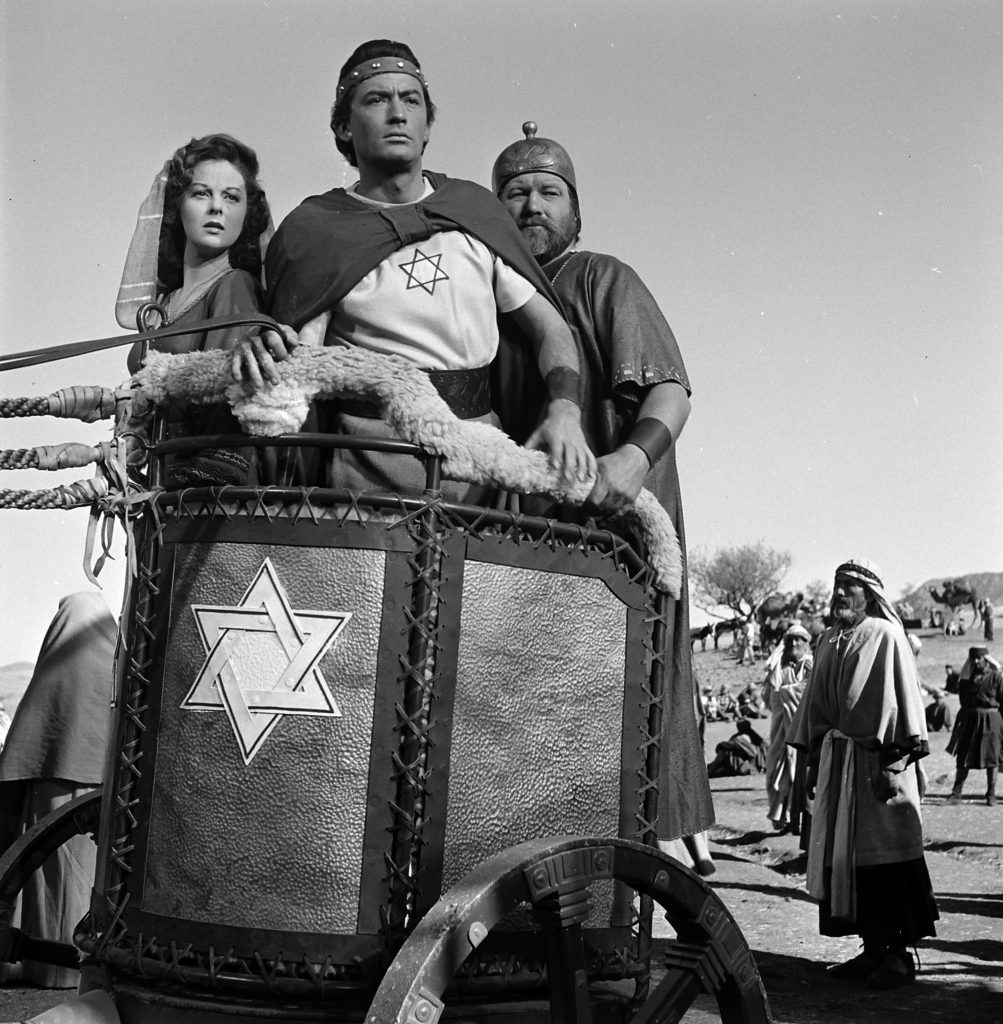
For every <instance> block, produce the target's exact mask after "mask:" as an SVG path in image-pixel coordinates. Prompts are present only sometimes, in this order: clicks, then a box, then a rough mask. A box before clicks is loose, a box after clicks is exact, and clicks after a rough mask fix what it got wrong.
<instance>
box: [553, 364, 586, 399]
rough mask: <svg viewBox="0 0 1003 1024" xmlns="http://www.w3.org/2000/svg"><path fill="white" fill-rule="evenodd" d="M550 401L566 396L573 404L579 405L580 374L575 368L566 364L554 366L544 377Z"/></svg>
mask: <svg viewBox="0 0 1003 1024" xmlns="http://www.w3.org/2000/svg"><path fill="white" fill-rule="evenodd" d="M544 381H545V382H546V385H547V395H548V397H549V398H550V401H552V402H553V401H554V400H555V399H558V398H566V399H567V400H568V401H569V402H574V403H575V405H581V376H580V374H579V373H578V371H577V370H572V369H570V368H569V367H567V366H556V367H554V369H553V370H551V371H550V372H549V373H548V374H547V376H546V377H545V378H544Z"/></svg>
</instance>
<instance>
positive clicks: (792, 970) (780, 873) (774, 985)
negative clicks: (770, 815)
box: [0, 630, 1003, 1024]
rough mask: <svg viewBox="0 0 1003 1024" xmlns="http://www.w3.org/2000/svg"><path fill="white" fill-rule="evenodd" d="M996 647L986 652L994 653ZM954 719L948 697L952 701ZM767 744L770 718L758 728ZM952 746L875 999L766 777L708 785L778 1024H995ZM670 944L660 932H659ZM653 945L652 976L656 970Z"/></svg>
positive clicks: (975, 871) (729, 671)
mask: <svg viewBox="0 0 1003 1024" xmlns="http://www.w3.org/2000/svg"><path fill="white" fill-rule="evenodd" d="M917 635H918V636H919V638H920V640H921V642H922V648H921V650H920V652H919V657H918V659H917V663H918V666H919V669H920V675H921V679H922V682H923V683H924V685H926V686H928V687H938V688H939V687H941V686H942V685H943V680H944V674H945V673H944V665H945V664H947V663H951V664H954V665H956V666H960V665H961V664H962V663H963V662H964V659H965V655H966V653H967V650H968V647H969V645H970V644H972V643H976V642H979V638H978V637H977V636H973V635H972V634H971V633H970V634H969V635H968V636H967V637H945V636H943V635H942V634H940V633H939V632H935V631H932V630H921V631H919V632H918V633H917ZM1001 650H1003V644H1000V645H999V646H998V647H997V648H996V653H997V654H999V653H1000V651H1001ZM694 665H695V667H696V669H697V672H698V674H699V676H700V680H701V683H702V684H703V685H706V686H712V687H713V688H714V690H715V691H717V690H718V689H719V688H720V686H721V685H722V684H723V685H724V686H726V687H727V688H728V689H729V690H730V691H731V692H733V693H737V692H738V691H739V690H740V689H741V688H742V687H743V686H745V685H746V683H747V682H750V681H752V682H759V681H760V680H761V678H762V673H763V663H762V661H760V662H758V663H757V664H756V665H754V666H749V665H745V666H743V667H741V668H740V667H738V665H737V663H736V662H735V659H734V657H733V655H732V651H731V649H730V646H729V643H728V641H727V640H723V641H722V644H721V649H720V650H719V651H714V650H713V649H712V648H710V645H709V649H708V650H707V651H700V650H699V646H698V650H697V652H696V653H695V655H694ZM948 701H949V704H950V705H951V707H952V710H956V709H957V697H956V696H951V697H949V698H948ZM760 727H761V729H762V731H763V732H764V733H765V732H766V731H767V730H768V722H767V720H766V719H762V720H761V721H760ZM733 731H734V723H732V722H713V723H710V724H709V725H708V727H707V733H706V743H705V749H706V753H707V759H708V760H710V759H711V758H712V757H713V753H714V747H715V745H716V744H717V743H718V742H720V741H721V740H722V739H725V738H726V737H727V736H729V735H730V734H731V732H733ZM947 740H948V735H947V733H946V732H940V733H934V734H932V735H931V737H930V747H931V753H930V756H929V758H927V759H926V771H927V775H928V777H929V790H928V792H927V796H926V798H925V801H924V833H925V852H926V859H927V864H928V866H929V869H930V875H931V877H932V879H933V883H934V889H935V890H936V893H937V898H938V904H939V908H940V921H939V922H938V929H937V936H936V938H934V939H930V940H927V941H926V942H924V943H923V944H922V945H921V946H920V948H919V951H918V953H919V959H920V972H919V976H918V978H917V981H916V982H915V984H913V985H910V986H907V987H906V988H903V989H899V990H897V991H894V992H885V993H877V992H872V991H870V990H868V989H867V988H866V987H864V986H863V985H860V984H849V983H845V982H844V983H837V982H834V981H832V980H830V979H829V978H828V977H827V975H826V973H825V968H826V966H827V965H828V964H831V963H834V962H836V961H840V960H844V959H847V958H849V957H850V956H853V955H854V954H855V953H856V952H857V951H858V943H857V941H856V940H855V939H853V938H846V939H829V938H823V937H821V936H819V934H818V929H817V912H816V909H815V906H814V904H813V902H812V901H811V900H810V898H809V897H808V895H807V894H806V892H805V889H804V855H803V853H802V851H801V849H800V840H799V837H797V836H795V835H791V834H789V833H785V834H778V833H777V832H776V831H774V830H773V829H772V827H771V825H770V823H769V822H768V820H767V818H766V793H765V788H764V783H763V776H762V775H752V776H747V777H742V778H725V779H714V780H712V783H711V787H712V790H713V792H714V800H715V809H716V815H717V822H716V824H715V826H714V827H713V829H712V830H711V832H710V839H711V851H712V854H713V857H714V860H715V863H716V865H717V872H716V874H715V875H713V876H712V877H711V878H710V879H709V880H708V881H709V884H710V885H712V886H713V888H714V889H715V891H716V892H717V893H718V894H719V895H720V896H721V898H722V899H723V901H724V902H725V904H726V905H727V907H728V909H729V910H730V911H731V913H732V915H733V916H734V918H735V919H736V921H737V922H738V924H739V926H740V928H741V929H742V932H743V934H744V935H745V938H746V940H747V942H748V943H749V946H750V947H751V949H752V950H753V953H754V955H755V958H756V962H757V964H758V966H759V970H760V974H761V976H762V978H763V982H764V985H765V988H766V991H767V994H768V996H769V999H770V1004H771V1007H772V1011H773V1016H774V1020H775V1021H776V1024H836V1022H840V1024H842V1022H850V1024H898V1022H902V1024H907V1022H910V1021H912V1020H914V1019H920V1018H922V1020H923V1021H924V1024H948V1022H950V1024H954V1022H957V1021H961V1020H969V1021H972V1022H982V1021H991V1020H1003V803H1000V804H998V805H997V806H995V807H987V806H986V805H985V801H984V798H983V793H984V786H985V775H984V773H982V772H973V773H972V774H971V776H970V777H969V782H968V786H967V788H966V793H965V799H964V800H963V802H962V803H961V804H960V805H956V806H949V805H947V803H946V799H947V796H948V794H949V793H950V789H951V784H952V781H953V777H954V765H953V758H951V757H950V756H949V755H948V754H947V753H946V752H945V747H946V746H947ZM658 934H661V935H662V937H663V938H668V937H669V934H670V933H669V931H668V927H667V926H664V927H663V928H662V930H661V932H660V933H659V932H656V935H658ZM657 960H658V953H657V945H656V955H655V964H656V969H657ZM67 995H68V993H62V992H53V991H45V990H38V989H32V988H27V987H23V986H16V985H13V986H11V985H8V986H4V987H0V1019H2V1020H21V1019H24V1018H26V1017H29V1016H31V1015H33V1014H37V1013H39V1012H41V1011H42V1010H45V1009H47V1008H48V1007H50V1006H53V1005H55V1004H56V1003H59V1002H61V1001H62V1000H63V999H65V998H66V997H67ZM719 1019H720V1016H719V1014H718V1013H717V1009H716V1005H715V1004H714V1002H713V1000H712V999H710V997H701V998H700V999H699V1000H698V1001H697V1003H696V1004H694V1006H693V1007H692V1008H691V1009H690V1011H689V1012H688V1013H687V1014H686V1016H685V1017H684V1021H686V1022H687V1024H708V1022H711V1021H717V1020H719Z"/></svg>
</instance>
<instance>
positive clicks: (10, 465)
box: [0, 448, 38, 469]
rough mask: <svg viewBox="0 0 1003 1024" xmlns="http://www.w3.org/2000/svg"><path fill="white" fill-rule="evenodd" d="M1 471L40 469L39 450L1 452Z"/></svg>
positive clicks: (25, 449) (8, 449) (24, 449)
mask: <svg viewBox="0 0 1003 1024" xmlns="http://www.w3.org/2000/svg"><path fill="white" fill-rule="evenodd" d="M0 469H38V449H37V448H5V449H4V450H3V451H0Z"/></svg>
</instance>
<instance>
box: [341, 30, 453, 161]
mask: <svg viewBox="0 0 1003 1024" xmlns="http://www.w3.org/2000/svg"><path fill="white" fill-rule="evenodd" d="M377 57H400V58H401V59H403V60H409V61H410V62H411V63H412V64H414V66H415V67H416V68H419V69H420V68H421V65H420V64H419V63H418V58H417V57H416V56H415V55H414V54H413V53H412V52H411V47H410V46H408V45H407V44H406V43H397V42H394V40H392V39H370V40H369V42H368V43H363V44H362V45H361V46H358V47H356V49H355V52H354V53H353V54H352V56H351V57H349V58H348V60H346V61H345V64H344V66H343V67H342V69H341V72H340V73H339V75H338V81H339V82H341V80H342V79H343V78H344V77H345V75H347V74H348V72H349V71H351V70H352V68H354V67H356V66H358V65H359V64H361V63H362V62H363V61H367V60H375V59H376V58H377ZM359 84H361V83H358V84H356V85H353V86H352V88H351V89H346V90H345V91H344V92H343V93H342V94H341V96H339V97H338V99H336V100H335V101H334V106H333V107H332V108H331V131H332V132H334V144H335V145H336V146H337V147H338V152H339V153H340V154H341V155H342V156H343V157H344V158H345V159H346V160H347V161H348V162H349V163H350V164H351V165H352V166H353V167H358V166H359V164H358V161H357V160H356V159H355V146H354V145H353V144H352V142H350V141H349V142H346V141H345V140H344V139H340V138H339V137H338V132H337V129H338V128H347V127H348V122H349V119H350V118H351V114H352V97H353V96H354V95H355V90H356V89H357V88H358V85H359ZM421 91H422V95H423V96H424V97H425V111H426V114H427V120H428V123H429V124H431V123H432V122H433V121H434V120H435V104H434V103H433V102H432V97H431V96H429V94H428V87H427V86H426V85H425V83H424V82H422V83H421Z"/></svg>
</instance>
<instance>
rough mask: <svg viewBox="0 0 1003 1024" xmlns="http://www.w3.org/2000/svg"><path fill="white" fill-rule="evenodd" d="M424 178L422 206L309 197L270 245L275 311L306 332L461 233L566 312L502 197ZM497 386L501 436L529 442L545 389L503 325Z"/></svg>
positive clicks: (520, 341) (527, 354)
mask: <svg viewBox="0 0 1003 1024" xmlns="http://www.w3.org/2000/svg"><path fill="white" fill-rule="evenodd" d="M424 174H425V177H426V178H427V179H428V181H429V182H430V183H431V184H432V186H433V188H434V189H435V191H434V192H433V193H432V194H431V195H430V196H427V197H425V198H424V199H422V200H420V201H419V202H415V203H404V204H401V205H391V206H386V207H376V206H371V205H369V204H366V203H362V202H360V201H359V200H358V199H355V198H353V197H352V196H351V195H350V194H349V193H348V192H347V191H346V190H345V189H343V188H335V189H331V190H330V191H329V192H325V193H324V194H323V195H319V196H310V197H309V198H307V199H305V200H304V201H303V202H302V203H301V204H300V205H299V206H298V207H297V208H296V209H295V210H293V211H292V213H290V214H289V216H288V217H286V218H285V220H284V221H283V222H282V224H281V225H280V226H279V229H278V231H276V233H275V236H274V238H273V239H272V240H271V242H270V244H269V246H268V252H267V255H266V260H265V281H266V286H267V294H266V309H267V312H268V313H269V314H270V315H271V316H273V317H274V318H275V319H276V320H278V321H279V323H283V324H289V325H290V326H291V327H293V328H295V329H296V330H299V329H300V328H301V327H303V326H304V324H306V323H308V322H309V321H310V320H312V319H313V318H314V317H315V316H317V315H318V314H320V313H323V312H326V311H327V310H330V309H333V308H334V307H335V306H336V305H337V304H338V303H339V302H340V301H341V300H342V299H343V298H344V297H345V296H346V295H348V293H349V292H350V291H351V290H352V289H353V288H354V287H355V286H356V285H357V284H358V283H359V282H360V281H361V280H362V279H363V278H364V277H365V276H366V275H367V274H368V273H369V272H370V271H371V270H373V269H375V268H376V267H377V266H379V264H380V263H382V262H383V260H385V259H386V258H387V257H388V256H390V255H391V254H392V253H394V252H396V251H397V250H398V249H400V248H401V247H403V246H405V245H409V244H411V243H412V242H419V241H422V240H423V239H426V238H430V237H431V236H432V235H434V234H436V233H437V232H440V231H462V232H465V233H466V234H468V235H471V236H472V237H474V238H476V239H478V240H479V241H481V242H483V243H484V245H486V246H487V247H488V249H490V250H491V251H492V252H493V253H494V254H495V255H497V256H499V257H500V258H501V259H502V260H504V261H505V263H507V264H508V265H509V266H510V267H511V268H512V269H513V270H515V271H516V272H517V273H519V274H520V275H521V276H523V277H525V278H526V279H527V280H529V281H530V282H532V284H533V285H534V286H535V287H536V290H537V291H538V292H540V293H541V294H542V295H543V296H544V297H545V298H546V299H547V300H548V301H549V302H550V303H551V304H552V305H553V306H554V308H555V309H557V310H558V311H560V308H561V306H560V302H559V301H558V299H557V297H556V295H555V294H554V291H553V289H552V288H551V286H550V282H549V281H548V279H547V278H546V277H545V276H544V274H543V273H542V271H541V270H540V268H539V266H538V265H537V263H536V261H535V260H534V259H533V258H532V256H531V255H530V254H529V250H528V249H527V248H526V246H525V243H524V242H523V240H522V236H521V235H520V234H519V230H518V228H517V227H516V225H515V222H514V221H513V220H512V218H511V216H510V215H509V213H508V211H507V210H506V209H505V207H504V206H503V205H502V204H501V203H500V202H499V201H498V199H496V198H495V197H494V196H493V195H492V194H491V193H490V192H489V191H488V190H487V189H485V188H481V186H479V185H475V184H474V183H473V182H470V181H464V180H462V179H459V178H447V177H446V175H444V174H439V173H437V172H434V171H425V172H424ZM492 378H493V379H492V406H493V408H494V409H495V411H496V412H497V413H498V415H499V418H500V420H501V425H502V429H504V430H505V431H506V432H507V433H508V434H509V435H510V436H512V437H513V438H514V439H515V440H516V441H520V442H521V441H524V440H525V439H526V438H527V437H528V436H529V434H530V433H531V432H532V431H533V429H534V427H535V426H536V422H537V419H538V417H539V413H540V411H541V409H542V405H543V400H544V397H545V391H544V386H543V380H542V378H541V377H540V373H539V369H538V366H537V361H536V356H535V354H534V353H533V351H532V349H531V347H530V346H529V344H528V342H527V341H526V339H525V338H524V337H523V336H522V335H521V333H520V332H518V331H513V330H506V329H505V317H501V318H500V339H499V348H498V354H497V356H496V357H495V364H494V365H493V366H492ZM304 429H305V430H308V429H312V428H311V427H310V426H304Z"/></svg>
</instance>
